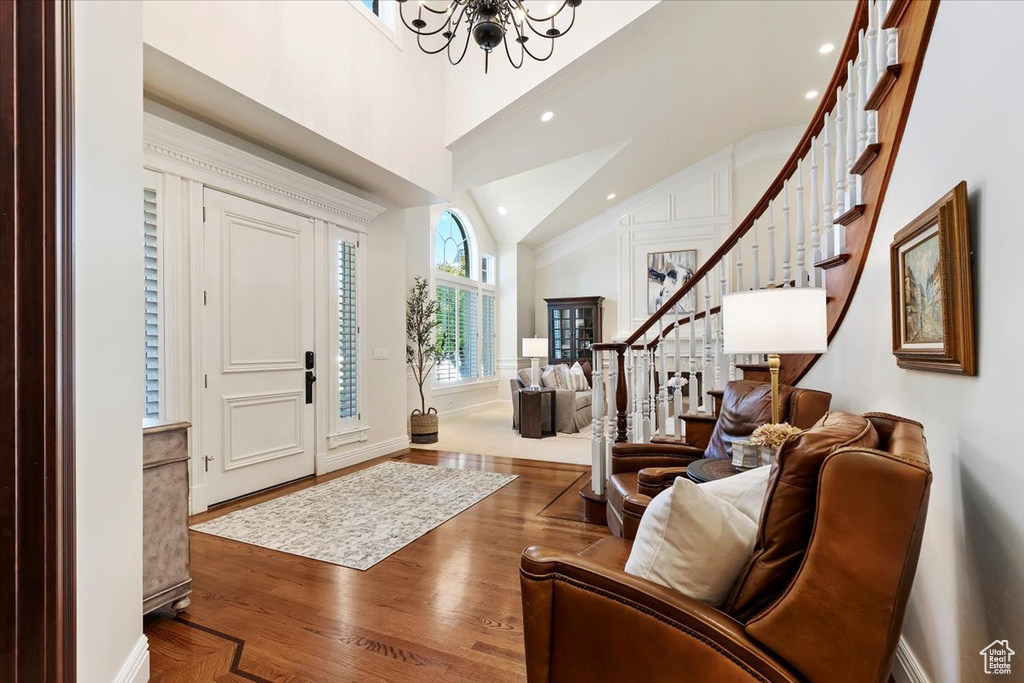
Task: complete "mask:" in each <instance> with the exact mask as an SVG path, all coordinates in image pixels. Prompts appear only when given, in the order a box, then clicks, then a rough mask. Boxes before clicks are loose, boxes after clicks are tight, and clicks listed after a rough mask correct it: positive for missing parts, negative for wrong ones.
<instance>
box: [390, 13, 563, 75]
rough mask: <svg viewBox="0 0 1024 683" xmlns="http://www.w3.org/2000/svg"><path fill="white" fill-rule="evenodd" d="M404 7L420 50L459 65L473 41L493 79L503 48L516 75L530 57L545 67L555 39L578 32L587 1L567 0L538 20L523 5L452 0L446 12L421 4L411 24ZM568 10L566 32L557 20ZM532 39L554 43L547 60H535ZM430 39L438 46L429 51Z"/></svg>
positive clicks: (551, 44)
mask: <svg viewBox="0 0 1024 683" xmlns="http://www.w3.org/2000/svg"><path fill="white" fill-rule="evenodd" d="M398 2H399V5H398V7H399V15H400V16H401V17H402V23H403V24H405V27H406V28H407V29H409V30H410V31H412V32H413V33H415V34H416V44H417V45H419V47H420V49H421V50H423V51H424V52H426V53H427V54H429V55H436V54H437V53H439V52H446V53H447V55H448V61H449V62H451V63H452V64H453V65H455V64H458V63H459V62H461V61H462V58H463V57H465V56H466V51H467V50H468V49H469V39H470V38H472V39H473V40H474V41H476V44H477V45H479V46H480V48H481V49H482V50H483V51H484V73H487V66H488V61H489V59H490V56H491V51H492V50H494V48H496V47H498V46H499V45H502V44H504V46H505V54H506V55H507V56H508V61H509V63H510V64H511V65H512V66H513V67H515V68H516V69H518V68H519V67H521V66H522V65H523V62H524V61H525V59H526V55H530V57H533V58H534V59H536V60H537V61H540V62H543V61H546V60H547V59H549V58H550V57H551V55H552V53H553V52H554V50H555V38H558V37H560V36H564V35H565V34H566V33H568V32H569V29H571V28H572V26H573V24H574V23H575V22H576V8H577V7H579V6H580V3H582V2H583V0H563V1H562V3H561V5H560V6H558V7H557V8H556V7H554V6H551V7H549V9H548V11H547V13H546V14H545V15H544V16H538V14H537V12H536V10H534V12H532V13H531V12H530V10H529V8H527V7H526V5H525V4H524V2H523V0H447V1H446V2H445V3H444V5H445V6H444V8H443V9H442V8H439V7H437V6H436V5H438V4H440V3H436V2H435V3H431V2H430V1H429V0H419V1H418V2H417V4H418V5H419V9H418V10H417V13H416V18H415V19H413V20H412V21H411V22H410V21H408V20H407V19H406V18H405V6H406V3H407V0H398ZM551 4H552V5H555V4H556V3H551ZM566 8H569V9H570V10H571V12H568V13H567V14H569V21H568V26H566V27H565V28H564V29H560V28H558V26H556V19H557V17H559V16H560V15H561V14H562V12H563V10H565V9H566ZM531 34H532V37H533V38H534V39H538V38H542V39H545V40H547V41H548V51H547V54H546V55H540V54H534V52H533V51H531V50H530V48H529V46H527V42H528V41H529V40H530V39H531ZM434 36H437V38H434ZM424 38H427V42H431V43H434V44H433V46H429V45H424V40H423V39H424ZM510 42H515V43H519V48H518V49H516V48H515V47H509V43H510ZM453 44H454V49H453ZM460 47H461V48H462V49H461V51H460V50H459V48H460ZM516 53H518V62H517V61H516Z"/></svg>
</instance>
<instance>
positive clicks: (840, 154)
mask: <svg viewBox="0 0 1024 683" xmlns="http://www.w3.org/2000/svg"><path fill="white" fill-rule="evenodd" d="M843 104H844V102H843V92H842V89H840V90H838V91H837V94H836V212H835V215H834V216H833V220H835V219H836V218H839V217H840V216H842V215H843V213H844V212H845V211H846V142H845V138H844V134H845V133H846V117H845V116H843ZM832 227H833V236H832V247H833V255H834V256H839V254H841V253H843V250H844V249H845V248H846V244H845V243H844V241H843V238H844V236H843V226H842V225H840V224H838V223H835V224H833V226H832Z"/></svg>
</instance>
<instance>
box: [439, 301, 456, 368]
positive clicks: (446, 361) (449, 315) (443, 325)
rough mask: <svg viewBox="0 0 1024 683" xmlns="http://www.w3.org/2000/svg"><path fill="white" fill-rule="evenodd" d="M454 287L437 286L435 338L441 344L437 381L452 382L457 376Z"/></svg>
mask: <svg viewBox="0 0 1024 683" xmlns="http://www.w3.org/2000/svg"><path fill="white" fill-rule="evenodd" d="M455 311H456V307H455V288H454V287H451V286H449V285H438V286H437V320H438V327H437V339H438V341H439V342H440V345H441V358H440V359H439V360H438V363H437V381H438V382H454V381H455V380H457V379H458V378H459V370H458V360H457V356H456V349H458V348H459V339H458V325H457V324H456V317H455Z"/></svg>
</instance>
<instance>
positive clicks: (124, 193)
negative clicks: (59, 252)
mask: <svg viewBox="0 0 1024 683" xmlns="http://www.w3.org/2000/svg"><path fill="white" fill-rule="evenodd" d="M74 15H75V22H74V50H75V55H74V58H75V69H74V76H75V169H74V182H75V188H74V191H75V198H74V214H75V233H76V234H75V245H74V258H75V410H76V412H77V414H76V419H75V449H76V454H75V455H76V462H77V465H76V467H77V472H76V477H77V480H76V486H75V489H76V496H77V499H76V508H75V513H76V515H77V520H76V530H77V555H78V556H77V572H78V574H77V577H76V579H77V585H78V620H77V621H78V676H79V680H81V681H114V680H119V677H120V676H128V675H132V674H134V673H135V671H133V670H132V667H131V666H130V665H128V663H129V661H130V660H132V658H133V656H134V657H138V656H139V655H141V654H143V653H144V652H145V640H144V638H143V636H142V412H143V402H142V387H143V363H142V360H143V358H142V348H143V329H142V324H141V322H142V319H143V310H142V306H143V302H142V297H141V296H140V292H141V289H140V287H141V282H142V252H141V250H140V249H139V245H140V244H141V241H140V239H141V237H140V235H141V233H140V227H139V220H140V219H139V206H140V201H141V189H142V185H141V169H142V7H141V6H140V5H138V4H134V3H120V2H76V3H75V6H74ZM135 661H136V663H137V664H138V665H139V669H138V672H139V675H140V676H141V677H142V679H143V680H144V679H145V677H147V676H148V674H149V663H148V659H146V658H140V659H136V660H135Z"/></svg>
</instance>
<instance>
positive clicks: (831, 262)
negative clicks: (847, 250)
mask: <svg viewBox="0 0 1024 683" xmlns="http://www.w3.org/2000/svg"><path fill="white" fill-rule="evenodd" d="M849 260H850V255H849V254H836V255H835V256H833V257H832V258H827V259H822V260H820V261H818V262H817V263H815V264H814V267H815V268H821V269H822V270H828V269H829V268H835V267H837V266H841V265H843V264H844V263H846V262H847V261H849Z"/></svg>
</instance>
